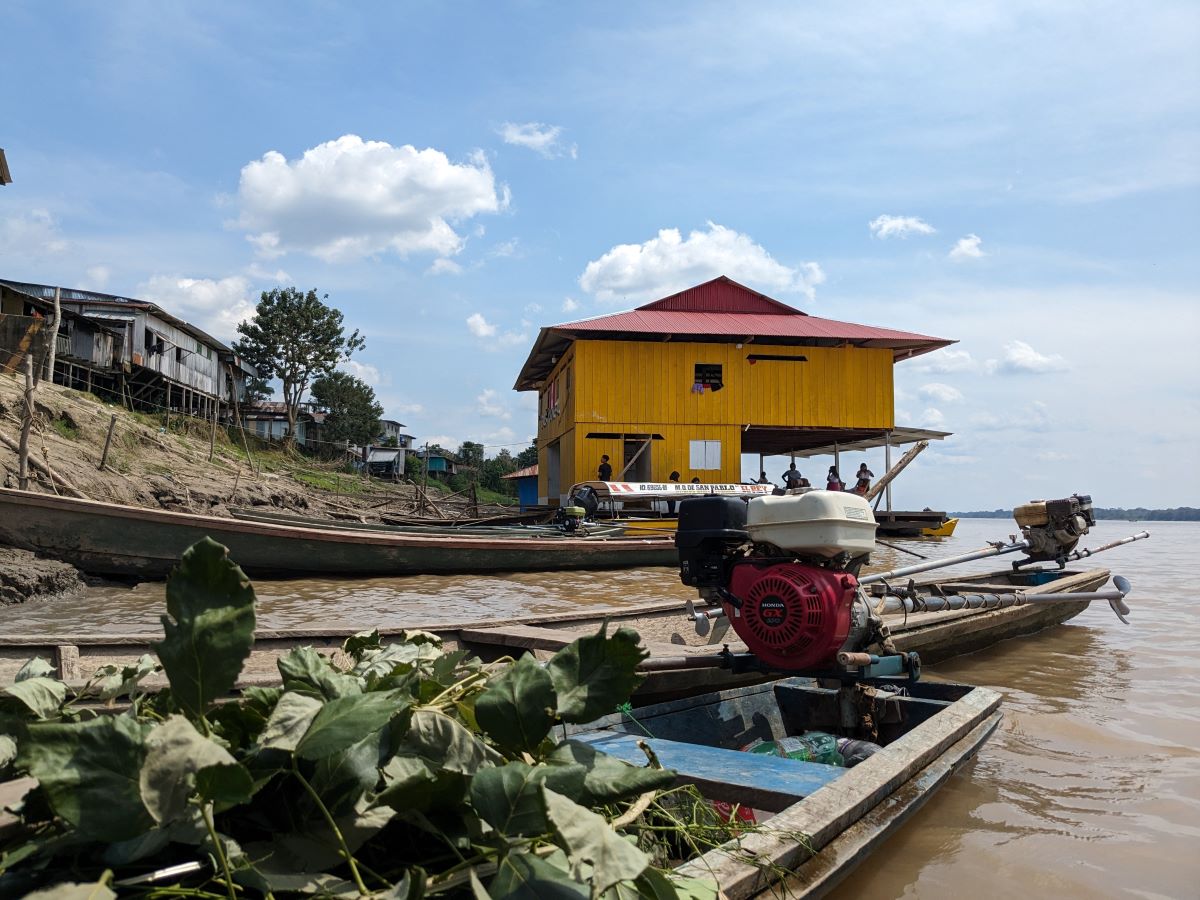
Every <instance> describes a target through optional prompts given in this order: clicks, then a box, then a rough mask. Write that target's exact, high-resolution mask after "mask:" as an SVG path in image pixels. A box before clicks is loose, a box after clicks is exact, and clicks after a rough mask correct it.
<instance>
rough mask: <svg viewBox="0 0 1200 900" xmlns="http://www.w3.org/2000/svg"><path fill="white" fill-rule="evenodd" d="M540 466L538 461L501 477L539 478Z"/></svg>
mask: <svg viewBox="0 0 1200 900" xmlns="http://www.w3.org/2000/svg"><path fill="white" fill-rule="evenodd" d="M537 473H538V467H537V463H534V464H533V465H532V466H526V467H525V468H524V469H517V471H515V472H509V473H508V474H507V475H501V476H500V477H501V478H529V477H533V478H537Z"/></svg>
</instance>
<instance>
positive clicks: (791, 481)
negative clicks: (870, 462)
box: [758, 463, 875, 494]
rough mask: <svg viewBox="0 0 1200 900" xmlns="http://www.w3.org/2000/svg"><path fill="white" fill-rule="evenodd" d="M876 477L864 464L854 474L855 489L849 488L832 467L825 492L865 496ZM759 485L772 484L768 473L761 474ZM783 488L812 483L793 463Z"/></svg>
mask: <svg viewBox="0 0 1200 900" xmlns="http://www.w3.org/2000/svg"><path fill="white" fill-rule="evenodd" d="M874 477H875V473H874V472H872V471H871V470H870V469H868V468H867V464H866V463H863V464H862V465H860V466H859V467H858V471H857V472H855V473H854V478H855V482H854V487H852V488H847V487H846V484H845V482H844V481H842V476H841V475H839V474H838V470H837V466H830V467H829V471H828V472H827V473H826V475H825V490H827V491H845V490H849V491H850V492H851V493H854V494H865V493H866V492H867V491H869V490H870V489H871V479H872V478H874ZM758 483H759V484H772V481H771V479H769V478H768V477H767V473H766V472H760V473H759V478H758ZM783 486H784V487H785V488H788V489H789V490H793V489H796V488H810V487H812V482H811V481H809V480H808V479H807V478H805V477H804V476H803V475H802V474H800V470H799V469H797V468H796V464H795V463H792V465H791V467H789V468H788V470H787V471H786V472H784V473H783Z"/></svg>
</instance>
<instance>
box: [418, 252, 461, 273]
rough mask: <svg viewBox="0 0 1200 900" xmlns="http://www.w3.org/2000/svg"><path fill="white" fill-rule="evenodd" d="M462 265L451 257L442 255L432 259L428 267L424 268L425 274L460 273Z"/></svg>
mask: <svg viewBox="0 0 1200 900" xmlns="http://www.w3.org/2000/svg"><path fill="white" fill-rule="evenodd" d="M462 270H463V267H462V266H460V265H459V264H458V263H456V262H455V261H454V260H452V259H447V258H446V257H444V256H441V257H438V258H437V259H435V260H434V261H433V265H431V266H430V267H429V268H428V269H426V270H425V274H426V275H461V274H462Z"/></svg>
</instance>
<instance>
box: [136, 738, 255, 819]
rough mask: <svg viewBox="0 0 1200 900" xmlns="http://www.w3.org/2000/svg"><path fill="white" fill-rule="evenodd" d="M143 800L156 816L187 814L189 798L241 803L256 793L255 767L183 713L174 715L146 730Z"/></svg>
mask: <svg viewBox="0 0 1200 900" xmlns="http://www.w3.org/2000/svg"><path fill="white" fill-rule="evenodd" d="M138 783H139V787H140V790H141V794H142V802H143V803H144V804H145V806H146V809H148V810H149V811H150V815H152V816H154V819H155V821H156V822H159V823H160V824H165V823H168V822H173V821H175V820H176V819H178V818H181V817H182V816H183V815H184V813H185V812H186V811H187V808H188V800H189V799H190V798H191V796H192V795H193V794H198V795H199V796H201V797H203V798H204V799H205V800H213V801H218V802H222V803H238V802H242V801H245V800H248V799H249V798H250V791H251V786H252V781H251V778H250V773H249V772H247V771H246V769H245V768H244V767H243V766H241V765H239V764H238V762H237V760H235V759H234V758H233V756H231V755H230V753H229V751H228V750H226V749H225V748H224V747H222V746H220V745H219V744H216V743H214V742H213V741H211V740H209V739H208V738H206V737H205V736H204V735H202V734H200V732H198V731H197V730H196V729H195V727H194V726H193V725H192V723H191V722H189V721H188V720H187V719H185V718H184V717H183V716H171V717H170V718H169V719H167V721H166V722H164V723H163V724H161V725H159V726H157V727H156V728H154V729H152V730H151V731H150V733H149V734H147V735H146V760H145V762H143V763H142V769H141V773H140V775H139V779H138Z"/></svg>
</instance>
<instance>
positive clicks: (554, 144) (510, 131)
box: [496, 122, 579, 159]
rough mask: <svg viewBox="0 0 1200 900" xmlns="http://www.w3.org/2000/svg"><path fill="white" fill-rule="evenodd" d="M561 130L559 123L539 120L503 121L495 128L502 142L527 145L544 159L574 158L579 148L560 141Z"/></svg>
mask: <svg viewBox="0 0 1200 900" xmlns="http://www.w3.org/2000/svg"><path fill="white" fill-rule="evenodd" d="M562 132H563V129H562V126H561V125H543V124H542V123H541V122H522V123H517V122H505V123H504V124H503V125H501V126H500V127H499V128H498V129H497V130H496V133H497V134H499V135H500V137H501V138H503V139H504V143H506V144H515V145H516V146H518V147H527V148H528V149H530V150H533V151H534V152H535V153H538V154H540V155H541V156H544V157H546V159H554V158H555V157H557V156H569V157H571V159H575V158H576V157H577V156H578V155H579V148H578V147H577V146H576V145H575V144H566V143H564V142H563V141H561V140H560V138H561V137H562Z"/></svg>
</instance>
